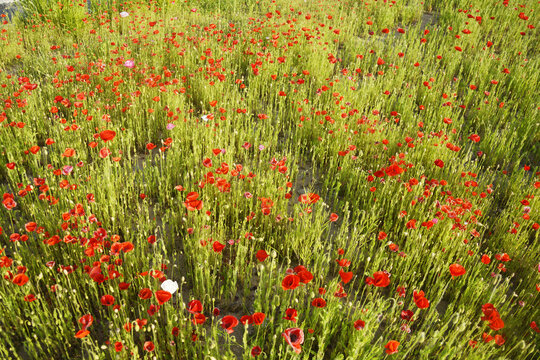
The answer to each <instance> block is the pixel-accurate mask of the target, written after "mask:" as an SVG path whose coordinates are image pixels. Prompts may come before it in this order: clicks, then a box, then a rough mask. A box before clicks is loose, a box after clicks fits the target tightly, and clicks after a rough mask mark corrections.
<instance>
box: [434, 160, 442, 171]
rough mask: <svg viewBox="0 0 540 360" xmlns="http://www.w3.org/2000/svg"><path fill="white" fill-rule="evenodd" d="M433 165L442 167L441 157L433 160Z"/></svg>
mask: <svg viewBox="0 0 540 360" xmlns="http://www.w3.org/2000/svg"><path fill="white" fill-rule="evenodd" d="M435 165H437V166H438V167H440V168H441V169H442V168H443V166H444V162H443V161H442V160H441V159H437V160H435Z"/></svg>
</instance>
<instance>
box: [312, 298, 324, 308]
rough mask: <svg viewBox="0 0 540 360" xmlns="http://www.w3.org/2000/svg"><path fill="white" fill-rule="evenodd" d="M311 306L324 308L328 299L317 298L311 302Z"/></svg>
mask: <svg viewBox="0 0 540 360" xmlns="http://www.w3.org/2000/svg"><path fill="white" fill-rule="evenodd" d="M311 306H314V307H318V308H323V307H326V301H325V300H324V299H323V298H316V299H313V301H312V302H311Z"/></svg>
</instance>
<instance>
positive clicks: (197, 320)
mask: <svg viewBox="0 0 540 360" xmlns="http://www.w3.org/2000/svg"><path fill="white" fill-rule="evenodd" d="M192 321H193V324H194V325H200V324H204V322H205V321H206V316H204V314H200V313H197V314H195V315H193V320H192Z"/></svg>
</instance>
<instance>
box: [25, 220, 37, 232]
mask: <svg viewBox="0 0 540 360" xmlns="http://www.w3.org/2000/svg"><path fill="white" fill-rule="evenodd" d="M36 227H37V224H36V223H35V222H33V221H32V222H29V223H26V225H24V228H25V229H26V231H28V232H34V231H35V230H36Z"/></svg>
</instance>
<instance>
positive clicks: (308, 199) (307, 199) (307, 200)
mask: <svg viewBox="0 0 540 360" xmlns="http://www.w3.org/2000/svg"><path fill="white" fill-rule="evenodd" d="M319 199H320V196H319V195H317V194H313V193H306V194H302V195H300V196H299V197H298V201H299V202H301V203H302V204H306V205H311V204H315V203H316V202H317V201H319Z"/></svg>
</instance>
